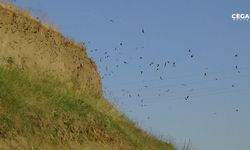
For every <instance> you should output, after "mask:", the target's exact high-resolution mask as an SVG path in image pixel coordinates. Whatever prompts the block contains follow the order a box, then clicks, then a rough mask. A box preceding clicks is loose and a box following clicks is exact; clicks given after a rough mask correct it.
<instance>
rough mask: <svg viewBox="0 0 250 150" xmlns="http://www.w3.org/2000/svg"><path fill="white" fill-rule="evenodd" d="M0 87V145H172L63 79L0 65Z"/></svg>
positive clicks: (161, 147) (100, 147)
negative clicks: (48, 77) (72, 87)
mask: <svg viewBox="0 0 250 150" xmlns="http://www.w3.org/2000/svg"><path fill="white" fill-rule="evenodd" d="M0 91H1V92H0V149H1V148H4V149H15V148H17V149H32V148H35V149H45V148H46V149H83V148H84V149H87V148H89V149H111V148H113V149H114V148H115V149H148V150H153V149H155V150H161V149H166V150H172V149H174V148H173V147H172V146H171V145H169V144H167V143H164V142H161V141H158V140H157V139H156V138H154V137H151V136H149V135H147V134H146V133H145V132H143V131H142V130H140V129H139V128H137V127H135V125H134V124H132V123H131V122H129V121H128V120H127V119H126V118H125V117H124V116H122V115H121V114H120V113H118V112H117V111H116V110H115V109H114V107H113V106H111V105H110V104H109V103H108V102H107V101H106V100H104V99H102V100H100V99H95V98H93V97H90V96H88V95H79V94H76V93H75V92H74V91H73V90H71V89H68V88H67V87H65V85H63V84H62V83H60V82H57V81H51V80H46V79H44V78H40V79H38V78H37V77H32V76H30V75H28V74H26V73H24V72H21V71H18V70H7V69H3V68H0Z"/></svg>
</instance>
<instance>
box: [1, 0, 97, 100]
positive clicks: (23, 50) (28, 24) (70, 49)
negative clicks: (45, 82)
mask: <svg viewBox="0 0 250 150" xmlns="http://www.w3.org/2000/svg"><path fill="white" fill-rule="evenodd" d="M0 18H1V19H0V37H1V38H0V43H1V44H0V65H4V66H12V67H18V68H21V69H23V70H25V71H29V72H32V73H36V74H38V75H40V74H42V75H45V74H46V75H49V76H51V77H53V78H55V79H58V80H60V81H63V82H67V83H68V85H69V86H71V87H73V88H75V89H77V90H78V91H79V92H85V93H86V92H91V93H92V94H93V95H97V96H100V95H101V93H102V86H101V80H100V77H99V74H98V72H97V70H96V65H95V63H94V62H93V61H92V60H91V59H89V58H88V56H87V54H86V49H85V47H84V45H80V44H76V43H75V42H73V41H70V40H68V39H66V38H64V37H63V36H62V35H61V34H60V33H58V32H56V31H55V30H53V29H52V28H50V27H49V26H45V25H42V24H41V22H40V21H39V20H35V19H32V17H30V16H29V15H28V14H27V13H25V12H24V11H21V10H18V9H15V8H13V7H11V6H8V5H0Z"/></svg>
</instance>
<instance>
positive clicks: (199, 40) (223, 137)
mask: <svg viewBox="0 0 250 150" xmlns="http://www.w3.org/2000/svg"><path fill="white" fill-rule="evenodd" d="M16 5H18V6H21V7H22V8H25V9H29V10H31V11H32V13H33V14H34V15H35V16H40V17H41V18H42V19H44V20H45V21H46V22H48V23H51V24H55V25H56V26H57V27H59V30H60V31H61V32H62V33H63V34H64V35H65V36H67V37H70V38H72V39H75V40H77V41H79V42H81V41H83V42H85V43H86V45H87V48H88V50H87V51H88V54H89V56H91V57H92V58H93V59H94V60H95V62H96V64H97V65H98V69H99V71H100V73H101V76H102V77H103V88H104V92H105V95H106V97H108V98H109V100H110V101H111V102H113V103H114V104H116V105H117V107H118V108H119V109H120V110H121V111H123V112H124V113H125V114H127V115H128V116H129V118H131V120H134V121H136V122H138V124H139V125H140V126H141V127H143V128H144V129H146V130H147V131H148V132H152V133H153V134H155V135H157V136H159V137H163V138H164V139H168V140H171V141H173V142H175V143H176V144H177V145H180V146H181V145H183V143H184V142H185V141H188V140H190V141H191V142H192V145H193V148H194V149H196V150H210V149H213V150H235V149H237V150H246V149H249V147H250V144H249V141H248V140H249V139H250V129H249V126H250V117H249V114H250V109H249V108H250V101H249V100H250V99H249V98H250V86H249V83H250V78H249V77H250V59H249V57H250V42H249V39H250V28H249V27H250V21H233V20H232V18H231V15H232V14H233V13H248V14H250V1H239V0H221V1H216V0H210V1H200V0H188V1H181V0H155V1H153V0H137V1H133V0H127V1H122V0H106V1H97V0H74V1H59V0H54V1H49V0H43V1H41V0H40V1H38V0H17V2H16ZM44 14H48V17H42V16H45V15H44ZM142 30H144V31H145V33H142ZM120 43H122V45H120ZM189 49H191V52H189V51H188V50H189ZM105 52H106V53H105ZM191 55H193V57H192V58H191ZM235 55H237V57H235ZM105 56H106V58H105ZM168 61H169V63H168ZM124 62H127V63H126V64H125V63H124ZM165 63H166V65H165ZM173 63H175V66H173ZM150 64H151V65H150ZM236 66H237V68H236ZM141 71H142V72H141ZM238 71H239V72H238ZM205 73H206V76H205V75H204V74H205Z"/></svg>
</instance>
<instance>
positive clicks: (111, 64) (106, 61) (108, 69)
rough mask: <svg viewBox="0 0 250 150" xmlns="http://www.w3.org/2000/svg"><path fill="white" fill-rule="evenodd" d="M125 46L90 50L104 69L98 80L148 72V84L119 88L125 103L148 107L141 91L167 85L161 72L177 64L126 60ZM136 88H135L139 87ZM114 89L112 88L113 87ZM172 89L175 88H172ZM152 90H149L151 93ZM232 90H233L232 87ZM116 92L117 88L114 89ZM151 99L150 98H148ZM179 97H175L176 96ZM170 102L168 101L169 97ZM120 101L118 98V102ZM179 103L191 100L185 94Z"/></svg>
mask: <svg viewBox="0 0 250 150" xmlns="http://www.w3.org/2000/svg"><path fill="white" fill-rule="evenodd" d="M109 22H110V23H114V22H115V21H114V20H113V19H110V20H109ZM141 34H142V35H145V34H146V30H145V29H144V28H142V29H141ZM90 44H91V42H88V44H87V46H88V45H90ZM126 44H127V43H126V42H124V41H121V42H119V43H117V45H116V46H115V47H114V48H112V49H110V50H101V49H98V48H93V49H91V50H90V53H91V54H90V55H91V56H98V58H93V59H95V60H97V64H98V66H99V69H100V68H104V69H100V70H101V78H102V79H103V80H106V79H111V81H113V80H112V79H113V78H114V77H115V76H117V74H119V72H120V71H121V70H123V68H126V69H125V70H129V68H136V70H135V71H134V72H138V73H137V75H136V77H138V78H140V76H144V75H145V74H147V73H148V72H151V74H152V75H151V76H153V77H154V79H152V80H149V81H145V82H144V81H143V80H142V81H141V80H138V82H140V83H138V82H136V81H135V82H134V83H126V82H125V83H123V84H120V85H118V86H120V87H121V89H120V91H119V92H121V97H123V98H125V99H131V100H132V99H137V100H138V101H139V104H138V106H140V107H142V108H143V107H147V106H149V105H148V104H146V102H145V96H144V94H143V93H146V95H147V96H148V93H149V92H143V91H150V90H151V91H152V89H154V90H156V88H154V86H152V87H151V85H150V81H152V82H156V83H167V82H168V77H166V76H165V75H164V74H162V71H163V70H166V71H167V70H168V69H170V68H172V69H173V68H176V67H178V63H177V62H176V61H174V59H166V60H164V61H161V60H149V59H145V56H143V55H141V56H140V55H136V56H133V57H129V56H128V55H126V53H125V52H124V51H126V50H125V48H123V47H124V46H125V45H126ZM144 48H145V47H144V46H138V47H136V48H135V50H142V49H144ZM186 51H187V58H189V59H195V53H194V51H193V50H192V49H187V50H186ZM94 53H98V55H95V54H94ZM232 56H233V57H234V58H235V59H237V58H238V57H239V54H238V53H235V54H232ZM233 69H235V70H236V71H237V73H241V72H240V68H239V65H238V64H235V66H234V67H233ZM131 72H132V69H131V71H130V70H129V72H125V74H127V75H130V74H132V73H131ZM200 77H201V78H208V77H209V73H208V68H205V71H204V72H201V76H200ZM213 80H214V81H218V80H219V77H215V78H214V79H213ZM137 83H138V84H139V87H138V88H137V89H133V88H126V84H130V85H133V84H134V85H136V84H137ZM138 84H137V85H138ZM114 86H115V85H114ZM180 86H181V87H188V86H189V84H187V83H181V84H180ZM173 87H174V86H173ZM150 88H151V89H150ZM231 88H235V84H231ZM116 89H117V90H118V89H119V88H116ZM171 91H172V89H171V88H170V87H167V88H165V87H164V88H159V87H158V89H157V90H156V93H155V96H154V97H153V98H152V99H156V98H157V97H161V96H164V95H165V94H166V93H170V92H171ZM193 91H195V89H194V88H191V89H189V92H193ZM104 93H105V95H106V96H108V97H111V96H112V91H109V89H107V88H105V89H104ZM151 95H152V94H151ZM177 95H178V93H177ZM172 97H173V98H176V96H172ZM170 98H171V97H170ZM118 99H119V98H118ZM178 99H182V100H183V101H186V102H188V101H190V100H191V99H192V95H189V94H186V96H183V97H182V98H178ZM235 112H239V108H236V109H235Z"/></svg>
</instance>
